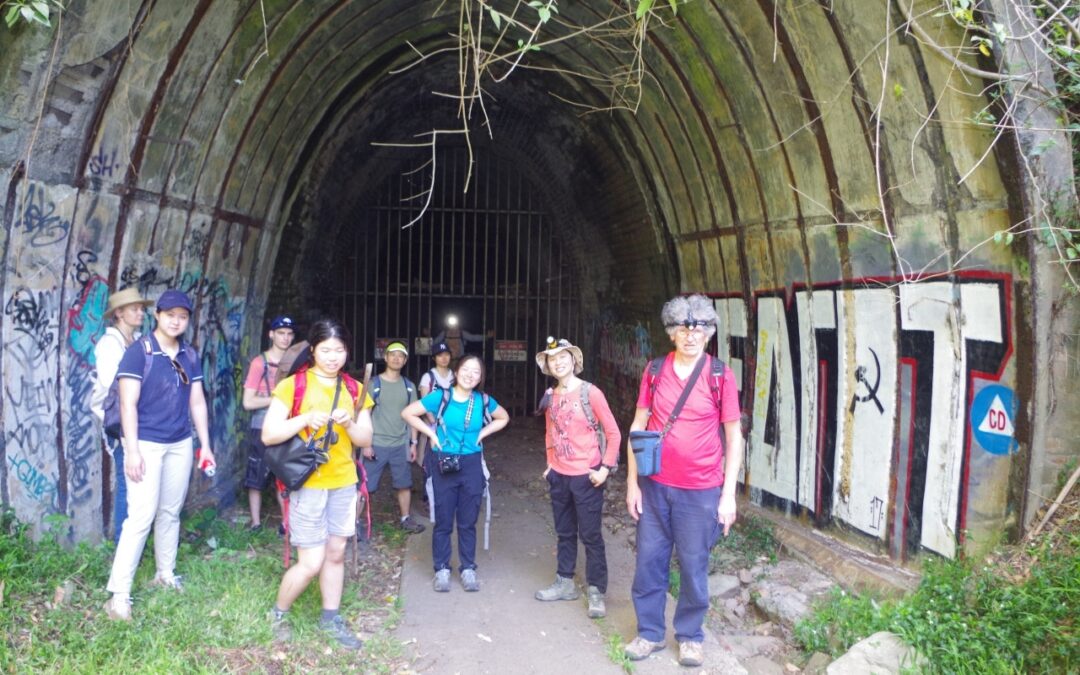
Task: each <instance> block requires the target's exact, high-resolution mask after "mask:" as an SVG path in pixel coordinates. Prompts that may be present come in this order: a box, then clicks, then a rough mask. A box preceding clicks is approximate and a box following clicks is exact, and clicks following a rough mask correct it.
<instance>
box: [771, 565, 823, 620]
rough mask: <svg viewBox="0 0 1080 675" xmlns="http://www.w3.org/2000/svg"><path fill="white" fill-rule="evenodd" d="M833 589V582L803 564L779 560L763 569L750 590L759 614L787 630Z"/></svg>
mask: <svg viewBox="0 0 1080 675" xmlns="http://www.w3.org/2000/svg"><path fill="white" fill-rule="evenodd" d="M835 586H836V582H834V581H833V580H832V579H830V578H828V577H827V576H825V575H824V574H822V573H821V572H818V571H817V570H815V569H814V568H813V567H811V566H809V565H807V564H805V563H801V562H798V561H795V560H781V561H780V562H778V563H777V564H776V565H774V566H772V567H769V568H766V569H765V570H763V575H762V577H761V578H760V579H758V581H756V582H755V583H754V584H752V585H751V591H752V594H753V595H754V597H755V601H754V602H755V604H756V605H757V606H758V607H759V608H760V609H761V610H762V611H763V612H765V613H766V614H767V615H768V616H769V617H770V618H771V619H773V620H774V621H778V622H780V623H783V624H784V625H785V626H788V627H791V626H794V625H795V624H796V623H798V622H799V621H800V620H801V619H803V618H804V617H805V616H806V615H807V614H809V613H810V609H811V606H812V605H813V603H814V600H816V599H817V598H819V597H821V596H823V595H825V594H827V593H828V592H829V591H830V590H831V589H832V588H834V587H835Z"/></svg>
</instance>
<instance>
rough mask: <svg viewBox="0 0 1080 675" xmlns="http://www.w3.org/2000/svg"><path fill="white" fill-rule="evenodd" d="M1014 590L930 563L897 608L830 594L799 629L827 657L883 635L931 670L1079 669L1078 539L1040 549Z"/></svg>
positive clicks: (968, 567) (991, 578)
mask: <svg viewBox="0 0 1080 675" xmlns="http://www.w3.org/2000/svg"><path fill="white" fill-rule="evenodd" d="M1036 557H1037V558H1038V561H1039V562H1038V564H1036V565H1033V566H1032V568H1031V570H1030V575H1029V576H1028V577H1027V578H1026V579H1024V580H1023V581H1021V582H1020V583H1013V582H1012V581H1010V580H1009V579H1008V578H1006V576H1005V575H1003V574H1001V573H1000V571H999V570H998V569H996V568H991V567H983V568H976V567H975V566H974V565H973V564H972V563H970V562H967V561H952V560H941V561H931V562H930V563H928V564H927V566H926V569H925V570H924V576H923V580H922V583H921V584H920V585H919V588H918V589H917V590H916V591H915V592H914V593H913V594H912V595H910V596H909V597H906V598H904V599H902V600H899V601H884V602H878V601H876V600H874V599H873V598H870V597H860V596H852V595H849V594H847V593H844V592H843V591H836V592H834V593H833V595H832V596H831V597H830V598H828V599H827V601H826V602H825V603H824V604H822V605H821V606H819V607H818V608H817V609H816V611H815V613H814V614H813V615H812V616H811V617H810V618H809V619H806V620H804V621H803V622H801V623H799V624H798V625H797V626H796V628H795V635H796V638H797V639H798V640H799V642H800V643H801V644H802V645H803V646H804V647H805V648H806V649H808V650H813V651H824V652H829V653H832V654H834V655H837V654H840V653H842V652H843V651H845V650H846V649H847V648H848V647H850V646H851V645H852V644H854V643H855V642H857V641H858V640H861V639H863V638H865V637H867V636H869V635H872V634H873V633H875V632H878V631H882V630H887V631H892V632H894V633H896V634H898V635H900V637H901V638H903V640H904V641H905V642H907V643H908V644H910V645H913V646H914V647H915V648H916V649H917V650H918V651H919V653H920V654H922V655H923V656H925V657H926V658H927V659H928V661H929V663H930V665H929V666H928V668H929V670H930V671H931V672H942V673H956V672H980V673H1013V672H1018V673H1019V672H1062V673H1064V672H1075V671H1076V669H1077V668H1080V635H1077V626H1076V614H1075V612H1076V607H1077V606H1078V603H1080V535H1077V534H1075V533H1074V534H1070V535H1068V537H1067V538H1066V539H1065V540H1064V545H1058V546H1056V547H1055V545H1054V544H1053V542H1046V543H1044V544H1043V549H1042V550H1040V551H1039V552H1038V553H1037V556H1036Z"/></svg>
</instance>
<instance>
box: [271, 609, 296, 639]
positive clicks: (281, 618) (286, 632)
mask: <svg viewBox="0 0 1080 675" xmlns="http://www.w3.org/2000/svg"><path fill="white" fill-rule="evenodd" d="M270 632H271V633H273V635H274V642H292V626H290V625H289V619H288V618H287V617H286V613H285V612H281V613H280V614H279V613H278V612H276V611H275V610H270Z"/></svg>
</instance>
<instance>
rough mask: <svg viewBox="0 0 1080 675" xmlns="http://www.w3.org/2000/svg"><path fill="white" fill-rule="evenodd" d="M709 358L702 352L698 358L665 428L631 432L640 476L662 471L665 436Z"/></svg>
mask: <svg viewBox="0 0 1080 675" xmlns="http://www.w3.org/2000/svg"><path fill="white" fill-rule="evenodd" d="M708 358H709V357H708V355H706V354H702V355H701V357H700V358H698V363H697V365H696V366H694V372H692V373H690V379H688V380H687V381H686V386H685V387H683V391H682V396H680V397H679V400H678V401H676V402H675V407H674V408H672V409H671V417H670V418H668V421H667V424H665V425H664V428H663V429H661V430H660V431H644V430H642V431H631V432H630V449H632V450H633V451H634V460H635V461H636V462H637V473H638V475H639V476H652V475H654V474H658V473H660V464H661V462H660V456H661V451H662V450H663V445H664V436H667V433H668V431H670V430H671V425H673V424H675V420H676V419H677V418H678V417H679V413H681V412H682V409H683V406H684V405H685V404H686V399H687V398H688V397H689V396H690V390H691V389H693V388H694V384H695V383H696V382H697V379H698V377H700V376H701V369H702V368H703V367H704V366H705V360H706V359H708ZM649 410H650V412H651V410H652V399H650V400H649Z"/></svg>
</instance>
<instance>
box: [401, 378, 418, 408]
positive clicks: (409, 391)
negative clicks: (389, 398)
mask: <svg viewBox="0 0 1080 675" xmlns="http://www.w3.org/2000/svg"><path fill="white" fill-rule="evenodd" d="M401 379H403V380H405V405H408V404H410V403H412V400H413V398H415V397H416V386H415V385H414V384H413V383H412V380H410V379H409V378H407V377H405V376H404V375H402V376H401Z"/></svg>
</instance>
